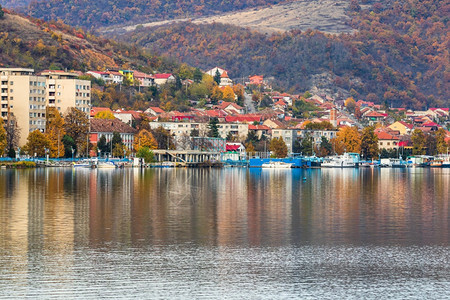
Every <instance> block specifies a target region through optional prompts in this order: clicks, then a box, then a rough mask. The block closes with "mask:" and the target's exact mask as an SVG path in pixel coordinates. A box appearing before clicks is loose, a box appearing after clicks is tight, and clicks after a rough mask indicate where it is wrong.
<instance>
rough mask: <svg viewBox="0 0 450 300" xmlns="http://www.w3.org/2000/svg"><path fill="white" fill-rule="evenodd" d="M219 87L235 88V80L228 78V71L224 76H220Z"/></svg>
mask: <svg viewBox="0 0 450 300" xmlns="http://www.w3.org/2000/svg"><path fill="white" fill-rule="evenodd" d="M219 86H233V80H231V79H230V77H228V73H227V71H224V72H223V73H222V75H220V83H219Z"/></svg>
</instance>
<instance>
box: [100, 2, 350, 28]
mask: <svg viewBox="0 0 450 300" xmlns="http://www.w3.org/2000/svg"><path fill="white" fill-rule="evenodd" d="M348 3H349V1H348V0H320V1H294V2H288V3H281V4H276V5H271V6H269V7H260V8H257V9H256V8H253V9H246V10H239V11H233V12H229V13H224V14H218V15H214V16H207V17H197V18H190V19H189V20H188V19H186V18H185V19H172V20H164V21H157V22H150V23H143V24H135V25H129V26H113V27H109V28H106V29H104V30H103V32H116V33H117V32H120V31H122V32H124V31H132V30H134V29H136V27H137V26H139V25H142V26H144V27H158V26H161V25H168V24H173V23H177V22H186V21H191V22H192V23H194V24H212V23H223V24H230V25H235V26H240V27H246V28H250V29H252V30H256V31H259V32H262V33H273V32H284V31H288V30H292V29H300V30H307V29H317V30H320V31H323V32H328V33H341V32H352V31H353V28H352V27H350V26H349V25H348V24H346V22H348V21H349V20H350V18H349V16H347V15H346V9H347V7H348Z"/></svg>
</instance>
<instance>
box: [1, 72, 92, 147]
mask: <svg viewBox="0 0 450 300" xmlns="http://www.w3.org/2000/svg"><path fill="white" fill-rule="evenodd" d="M77 76H78V75H77V74H72V73H68V72H63V71H44V72H42V73H41V74H39V75H36V74H35V72H34V70H33V69H26V68H0V97H1V99H0V105H1V107H0V113H1V116H2V118H3V119H4V120H5V121H8V120H9V119H10V118H11V117H12V116H14V117H15V118H16V121H17V125H18V127H19V129H20V139H19V145H20V146H22V145H24V144H26V142H27V137H28V134H29V133H30V132H32V131H34V130H36V129H38V130H40V131H42V132H45V122H46V115H45V114H46V107H47V106H53V107H56V108H57V109H58V111H60V112H61V113H65V112H66V110H67V109H68V108H69V107H76V108H78V109H80V110H81V111H83V112H85V113H86V114H89V112H90V102H91V83H90V81H87V80H79V79H77Z"/></svg>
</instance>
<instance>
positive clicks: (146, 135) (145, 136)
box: [133, 129, 158, 152]
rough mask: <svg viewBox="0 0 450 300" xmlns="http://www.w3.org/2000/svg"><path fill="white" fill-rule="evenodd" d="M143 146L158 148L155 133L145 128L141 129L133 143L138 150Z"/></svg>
mask: <svg viewBox="0 0 450 300" xmlns="http://www.w3.org/2000/svg"><path fill="white" fill-rule="evenodd" d="M143 147H147V148H149V149H157V148H158V143H157V141H156V139H155V137H154V136H153V134H152V133H151V132H149V131H147V130H145V129H142V130H141V131H139V133H138V135H137V136H136V137H135V139H134V143H133V148H134V150H135V151H136V152H138V151H139V150H140V149H141V148H143Z"/></svg>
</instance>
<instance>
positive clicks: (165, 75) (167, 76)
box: [154, 73, 172, 79]
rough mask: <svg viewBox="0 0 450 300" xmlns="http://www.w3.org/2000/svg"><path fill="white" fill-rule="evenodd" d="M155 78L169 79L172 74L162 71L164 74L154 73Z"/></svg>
mask: <svg viewBox="0 0 450 300" xmlns="http://www.w3.org/2000/svg"><path fill="white" fill-rule="evenodd" d="M154 76H155V78H156V79H169V77H170V76H172V74H169V73H164V74H155V75H154Z"/></svg>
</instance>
